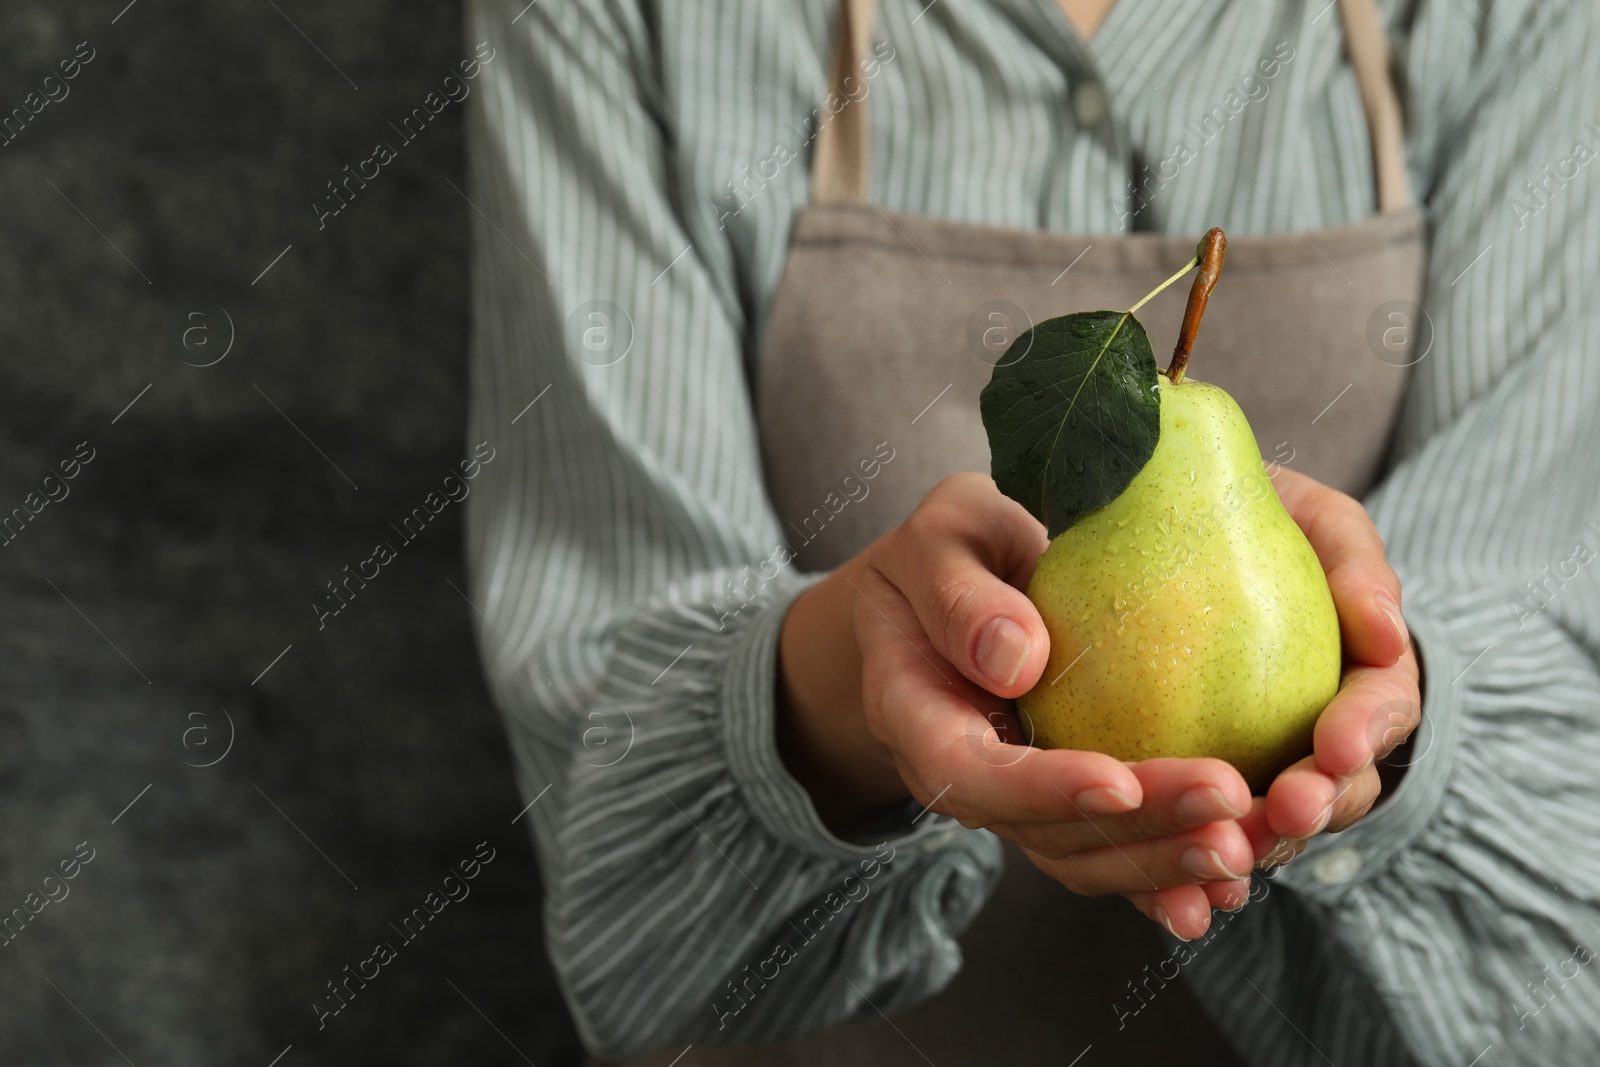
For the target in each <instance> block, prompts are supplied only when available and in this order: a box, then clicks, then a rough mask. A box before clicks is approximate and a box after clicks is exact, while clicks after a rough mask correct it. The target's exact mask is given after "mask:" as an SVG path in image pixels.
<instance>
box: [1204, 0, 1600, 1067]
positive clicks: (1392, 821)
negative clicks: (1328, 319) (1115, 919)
mask: <svg viewBox="0 0 1600 1067" xmlns="http://www.w3.org/2000/svg"><path fill="white" fill-rule="evenodd" d="M1407 43H1409V47H1410V54H1409V56H1406V58H1407V59H1408V60H1409V62H1408V63H1407V67H1408V69H1409V71H1410V74H1411V76H1410V78H1409V82H1410V84H1411V85H1412V86H1413V87H1414V90H1413V102H1414V103H1415V104H1417V105H1418V106H1419V107H1420V108H1421V110H1422V112H1423V116H1424V119H1423V121H1425V122H1428V123H1431V124H1433V129H1434V131H1435V135H1436V138H1437V141H1436V144H1435V145H1433V146H1432V147H1427V146H1424V147H1423V148H1422V149H1420V152H1421V154H1422V155H1424V156H1433V157H1434V158H1433V159H1432V160H1431V164H1428V165H1425V166H1423V167H1421V168H1419V167H1417V166H1416V165H1415V164H1416V163H1417V162H1418V160H1417V159H1416V158H1415V157H1414V159H1413V163H1414V166H1413V174H1414V175H1416V174H1417V173H1418V171H1419V169H1420V170H1421V172H1422V173H1423V174H1424V175H1425V176H1428V177H1427V178H1426V180H1425V181H1424V182H1422V183H1421V184H1419V185H1418V188H1419V189H1421V190H1424V191H1425V192H1426V211H1427V215H1428V221H1429V227H1430V232H1431V234H1432V237H1431V242H1430V243H1431V255H1430V260H1431V262H1430V266H1429V268H1428V272H1427V280H1426V299H1425V304H1424V309H1425V315H1424V316H1422V317H1419V319H1418V325H1419V328H1420V329H1423V330H1428V331H1430V332H1431V337H1432V340H1431V348H1427V347H1426V346H1427V338H1426V336H1424V335H1422V334H1419V336H1418V338H1417V343H1418V349H1424V348H1426V351H1424V352H1423V353H1422V355H1421V361H1420V362H1419V363H1418V364H1417V365H1416V367H1415V374H1416V379H1415V383H1414V385H1413V387H1412V389H1411V391H1410V393H1409V395H1408V398H1407V402H1406V405H1405V409H1404V413H1403V422H1402V425H1401V427H1400V430H1399V438H1398V441H1397V442H1396V452H1395V455H1396V458H1397V463H1396V465H1395V466H1394V468H1393V471H1392V473H1391V474H1390V475H1389V476H1388V477H1387V478H1386V479H1385V480H1384V481H1383V482H1382V483H1381V484H1380V485H1379V487H1378V488H1377V489H1376V490H1375V491H1374V492H1373V494H1372V495H1371V497H1370V499H1369V500H1368V501H1367V506H1368V508H1369V509H1370V511H1371V514H1372V516H1373V518H1374V520H1375V521H1376V523H1377V525H1378V527H1379V530H1380V532H1381V533H1382V534H1383V537H1384V539H1385V542H1386V544H1387V546H1388V551H1389V555H1390V559H1391V561H1392V562H1393V564H1394V566H1395V569H1396V570H1397V571H1398V572H1399V574H1400V577H1401V582H1402V586H1403V590H1404V614H1405V617H1406V619H1407V621H1408V623H1409V624H1410V628H1411V630H1412V633H1413V637H1414V639H1415V641H1416V645H1417V648H1418V649H1419V651H1420V653H1421V657H1422V661H1423V664H1424V669H1425V675H1426V692H1425V698H1424V704H1423V716H1422V725H1421V728H1420V730H1419V731H1418V732H1417V734H1416V735H1415V737H1414V738H1413V739H1412V741H1411V742H1410V746H1409V747H1410V749H1411V750H1412V755H1411V765H1410V768H1409V770H1408V772H1407V774H1406V776H1405V777H1404V778H1403V779H1402V781H1401V784H1400V785H1399V787H1398V788H1397V790H1396V791H1395V792H1394V794H1393V795H1392V796H1391V797H1390V798H1388V799H1387V800H1386V801H1385V802H1383V804H1382V806H1381V807H1379V808H1377V809H1376V810H1375V811H1374V812H1373V813H1372V814H1371V815H1369V816H1368V818H1366V819H1365V820H1363V821H1362V822H1360V823H1358V824H1357V825H1356V826H1355V827H1353V828H1351V829H1349V830H1346V831H1344V832H1343V833H1340V834H1336V835H1324V836H1323V837H1321V838H1319V839H1317V840H1315V841H1314V842H1313V843H1312V844H1311V846H1310V847H1309V848H1308V849H1307V850H1306V852H1305V854H1304V855H1303V856H1302V857H1301V858H1300V859H1298V860H1296V861H1295V862H1294V863H1293V864H1291V865H1290V866H1289V867H1287V868H1285V869H1284V870H1283V872H1282V873H1281V874H1280V875H1279V876H1278V877H1276V878H1274V879H1271V880H1270V881H1268V880H1266V879H1259V880H1258V884H1257V887H1256V888H1257V895H1258V896H1259V897H1260V898H1261V899H1260V900H1259V902H1258V903H1256V904H1252V905H1250V906H1248V907H1247V908H1246V909H1245V910H1244V911H1242V912H1240V913H1238V915H1237V916H1236V917H1228V916H1219V919H1221V920H1222V921H1221V922H1220V923H1219V927H1220V929H1219V930H1218V931H1217V932H1216V933H1215V934H1214V935H1213V936H1212V937H1211V938H1209V939H1208V940H1207V941H1206V942H1204V943H1200V944H1196V945H1191V946H1180V947H1178V948H1177V949H1175V951H1176V952H1179V953H1182V954H1183V955H1184V956H1186V957H1189V958H1191V959H1192V969H1191V971H1190V973H1191V975H1192V976H1194V977H1195V978H1196V979H1197V980H1196V981H1195V982H1194V983H1193V986H1194V988H1195V989H1196V992H1197V993H1198V994H1199V995H1200V996H1201V998H1202V999H1203V1000H1204V1001H1205V1002H1206V1004H1207V1006H1208V1007H1209V1008H1210V1010H1211V1011H1212V1012H1213V1014H1214V1015H1215V1016H1216V1017H1217V1018H1218V1019H1219V1020H1220V1021H1221V1022H1222V1024H1223V1025H1224V1026H1225V1028H1226V1029H1227V1030H1228V1031H1229V1033H1230V1035H1231V1036H1232V1038H1233V1039H1234V1041H1235V1042H1236V1043H1237V1044H1238V1046H1239V1047H1240V1048H1241V1049H1243V1050H1245V1051H1246V1052H1247V1054H1248V1055H1249V1057H1250V1058H1251V1060H1252V1061H1253V1062H1255V1063H1259V1064H1273V1065H1282V1064H1291V1065H1299V1064H1306V1065H1309V1064H1321V1063H1324V1062H1334V1063H1341V1064H1343V1063H1362V1064H1390V1063H1394V1064H1402V1063H1421V1064H1428V1065H1430V1067H1464V1065H1466V1064H1469V1063H1477V1062H1480V1061H1479V1057H1482V1061H1481V1062H1483V1063H1484V1064H1488V1063H1513V1062H1515V1063H1534V1062H1540V1063H1596V1062H1600V1016H1597V1015H1596V1013H1595V1009H1594V1005H1595V1003H1596V992H1595V990H1596V989H1597V988H1600V986H1597V985H1596V983H1600V976H1597V975H1596V974H1594V973H1591V972H1593V971H1594V970H1595V968H1594V967H1593V966H1591V962H1592V961H1593V959H1594V955H1595V951H1594V950H1595V947H1596V946H1597V945H1600V925H1597V923H1600V848H1597V846H1596V844H1595V837H1594V831H1593V820H1594V817H1595V813H1596V812H1597V811H1600V775H1597V773H1596V768H1600V417H1597V414H1596V413H1597V411H1600V359H1597V355H1600V301H1597V300H1596V296H1595V292H1596V290H1595V286H1596V283H1597V280H1600V162H1596V160H1595V156H1596V148H1597V146H1600V125H1597V124H1596V121H1595V120H1596V119H1600V110H1596V102H1597V101H1600V33H1597V18H1596V15H1595V12H1594V9H1593V5H1586V4H1547V3H1546V4H1534V3H1505V2H1500V3H1493V4H1490V3H1483V4H1482V5H1481V7H1480V6H1478V5H1473V4H1465V3H1431V4H1421V5H1417V16H1416V22H1415V23H1413V25H1412V27H1411V36H1410V38H1409V42H1407V40H1406V39H1405V38H1404V37H1402V38H1401V44H1402V55H1403V56H1404V55H1405V47H1404V46H1405V45H1406V44H1407ZM1469 47H1475V48H1477V49H1478V53H1479V54H1478V56H1477V60H1476V63H1475V65H1474V66H1473V68H1472V69H1473V73H1472V75H1471V76H1470V77H1469V78H1465V79H1454V80H1453V83H1450V82H1447V83H1446V84H1444V86H1443V88H1441V86H1440V84H1437V83H1435V84H1430V79H1429V73H1430V71H1433V70H1435V69H1440V70H1442V69H1443V68H1445V67H1446V66H1447V65H1448V64H1446V62H1445V60H1444V57H1443V54H1444V53H1446V52H1449V51H1450V50H1455V51H1454V53H1452V59H1451V62H1452V63H1453V62H1454V58H1453V57H1454V56H1458V55H1459V52H1460V50H1462V49H1466V48H1469ZM1441 80H1442V81H1443V80H1444V79H1441ZM1423 162H1424V163H1427V161H1426V160H1424V161H1423ZM1429 320H1431V329H1430V326H1429ZM1413 351H1416V349H1414V350H1413ZM1491 1049H1492V1050H1493V1051H1492V1052H1490V1051H1489V1050H1491Z"/></svg>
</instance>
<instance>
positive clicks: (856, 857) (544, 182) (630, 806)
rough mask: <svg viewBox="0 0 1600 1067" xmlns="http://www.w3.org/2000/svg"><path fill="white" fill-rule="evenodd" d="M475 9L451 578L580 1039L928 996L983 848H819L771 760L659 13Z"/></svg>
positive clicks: (782, 559) (588, 4) (627, 1050)
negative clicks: (658, 46)
mask: <svg viewBox="0 0 1600 1067" xmlns="http://www.w3.org/2000/svg"><path fill="white" fill-rule="evenodd" d="M670 6H671V5H669V7H670ZM467 7H468V36H469V42H471V43H476V42H479V41H483V42H487V48H484V49H480V54H483V53H485V52H488V51H492V52H493V54H494V58H492V59H490V60H488V61H487V62H485V63H483V70H482V73H481V75H480V77H479V79H478V82H477V85H476V91H475V93H474V94H473V97H472V99H471V101H470V102H469V107H470V112H469V120H468V121H469V126H468V143H469V155H470V168H471V181H470V183H469V186H468V189H467V190H466V191H464V196H466V197H467V198H468V199H469V201H470V204H471V212H472V218H473V222H474V238H475V249H476V250H475V256H474V270H473V287H474V327H473V339H472V348H473V353H474V356H473V359H474V363H473V385H472V413H471V417H472V425H473V427H474V432H473V440H474V441H480V440H481V441H485V442H487V444H488V446H489V447H490V448H492V449H493V450H494V458H493V459H492V460H490V461H488V462H486V463H485V464H484V465H483V469H482V474H481V476H480V477H479V479H478V480H477V482H476V483H475V487H476V490H477V491H476V492H475V493H474V494H473V495H472V497H471V498H470V499H469V501H468V516H467V522H468V559H469V574H470V588H469V590H468V592H469V599H470V600H471V601H472V603H473V606H474V608H475V609H477V612H478V615H479V616H480V623H481V624H480V625H479V627H478V629H479V645H480V648H481V649H482V658H483V661H484V664H485V670H486V674H487V677H488V679H489V684H490V687H491V690H492V693H493V696H494V697H495V700H496V702H497V704H498V706H499V707H500V709H501V710H502V712H503V714H504V717H505V720H506V723H507V727H508V732H509V735H510V739H511V746H512V751H513V754H514V758H515V762H516V767H517V771H518V775H519V779H520V787H521V789H522V792H523V797H524V799H525V800H526V801H527V802H528V803H529V805H530V806H529V807H528V808H527V809H526V814H525V815H524V816H522V817H523V818H526V819H527V820H528V821H529V822H530V823H531V826H532V831H533V835H534V841H535V845H536V849H537V852H538V857H539V862H540V868H541V872H542V877H543V881H544V887H545V893H546V903H545V930H546V937H547V949H548V951H549V954H550V957H551V960H552V962H553V965H554V968H555V971H556V973H557V976H558V979H559V981H560V983H561V986H562V988H563V990H564V993H565V996H566V1000H567V1003H568V1005H569V1007H570V1009H571V1011H572V1013H573V1015H574V1017H575V1020H576V1023H577V1026H578V1029H579V1032H580V1034H581V1036H582V1038H583V1040H584V1042H585V1044H586V1045H587V1046H588V1047H589V1048H590V1049H591V1051H593V1052H595V1053H596V1054H598V1055H602V1056H607V1057H617V1058H621V1057H628V1056H632V1055H636V1054H641V1053H644V1052H646V1051H650V1050H653V1049H658V1048H664V1047H670V1046H672V1045H676V1044H688V1043H691V1042H693V1043H716V1042H735V1041H737V1042H747V1041H757V1040H775V1039H779V1038H784V1037H789V1036H796V1035H800V1034H804V1033H809V1032H813V1031H816V1030H820V1029H823V1028H826V1027H829V1026H833V1025H836V1024H839V1023H842V1022H844V1021H847V1020H850V1019H853V1018H856V1017H858V1016H868V1015H875V1012H876V1010H880V1009H881V1010H883V1011H886V1012H887V1011H892V1010H894V1009H895V1008H896V1007H900V1006H904V1005H907V1004H909V1003H912V1002H914V1001H916V1000H919V999H921V998H923V997H926V996H928V995H930V994H931V993H932V992H934V991H936V990H938V989H939V988H941V987H942V986H944V985H945V983H947V982H948V981H949V979H950V978H951V977H952V976H953V975H954V973H955V972H956V971H957V969H958V968H959V965H960V952H959V949H958V947H957V944H956V941H955V937H956V935H957V934H958V933H959V932H960V931H961V930H962V929H964V928H965V926H966V925H967V924H968V922H970V920H971V919H972V917H973V916H974V914H975V913H976V911H977V909H978V907H979V906H980V905H981V903H982V902H983V900H984V899H985V898H986V897H987V895H988V893H989V892H990V890H991V889H992V887H993V884H994V882H995V880H996V878H997V877H998V870H999V850H998V846H997V843H996V842H995V841H994V840H993V839H992V838H990V837H989V836H988V835H985V834H981V833H974V832H969V831H966V830H963V829H961V828H960V827H959V826H957V825H956V824H954V823H953V821H951V820H948V819H945V818H943V817H941V816H937V815H932V814H929V815H926V816H921V813H920V811H919V809H917V808H916V807H915V806H914V805H913V806H910V807H909V810H907V811H906V812H904V813H902V814H900V815H898V816H897V817H896V818H894V819H892V820H890V821H889V822H888V824H886V825H885V826H883V827H881V828H879V829H877V830H875V831H870V832H863V833H862V834H861V835H859V836H858V837H857V838H856V839H854V840H848V841H847V840H842V839H840V838H838V837H836V836H834V835H833V834H831V833H829V832H828V831H827V830H826V829H825V828H824V826H823V825H822V823H821V822H820V821H819V819H818V817H817V815H816V812H815V810H814V808H813V806H812V804H811V801H810V798H809V796H808V795H807V793H806V792H805V791H804V790H803V789H802V788H801V787H800V786H799V784H798V783H797V782H795V781H794V779H793V778H791V777H790V775H789V774H788V773H787V772H786V770H785V768H784V766H783V764H782V762H781V760H780V758H779V756H778V753H777V750H776V745H775V742H774V714H775V712H774V686H775V663H776V647H777V641H778V635H779V631H780V628H781V625H782V621H783V617H784V614H785V612H786V611H787V609H788V607H789V605H790V603H791V602H792V600H793V599H794V597H795V596H796V595H798V594H799V593H800V592H801V591H802V590H803V589H804V588H805V587H806V586H807V584H808V583H809V581H810V580H811V579H810V578H808V577H806V576H802V575H798V574H796V573H795V572H794V570H793V568H792V567H791V566H789V565H787V558H788V552H787V548H786V544H785V541H784V537H783V535H782V532H781V529H780V526H779V523H778V520H777V519H776V517H775V515H774V514H773V512H772V510H771V507H770V505H769V503H768V499H767V497H766V494H765V491H764V489H763V487H762V468H761V461H760V456H759V452H758V446H757V439H756V434H755V429H754V425H753V415H752V405H751V394H750V389H749V385H748V381H747V375H746V370H745V366H744V362H743V360H744V353H745V351H746V349H747V347H748V346H747V343H746V342H747V339H746V337H745V330H746V328H747V324H746V320H745V316H744V311H743V309H742V307H741V303H740V297H739V289H740V287H739V286H738V285H737V284H736V283H735V281H734V278H733V271H732V268H731V266H730V263H731V261H732V255H731V253H730V252H729V251H728V249H727V248H726V242H725V238H723V237H722V236H721V235H720V234H719V232H718V230H717V229H716V227H715V217H716V216H715V212H714V211H713V210H712V209H711V208H710V207H709V206H708V205H702V206H699V207H686V206H685V205H683V204H680V203H677V202H676V201H675V199H674V198H675V195H676V194H675V190H676V189H677V188H679V186H680V182H679V181H678V180H677V179H678V173H677V170H676V168H678V167H679V166H681V165H683V164H682V163H681V161H678V160H675V159H674V157H673V154H672V152H671V151H670V147H669V146H670V144H671V135H672V130H671V127H670V121H669V119H668V118H667V117H666V116H667V112H668V109H667V108H666V107H665V103H666V102H665V101H664V100H663V99H662V92H661V90H660V83H659V79H658V77H657V74H656V70H657V64H658V62H660V61H661V60H660V58H659V57H657V56H656V55H655V54H654V45H653V44H652V34H651V28H650V26H651V24H650V19H651V18H656V17H662V18H666V17H675V16H673V15H671V14H670V13H667V12H657V13H655V14H651V15H650V16H648V17H647V16H646V15H644V14H643V13H641V11H640V10H638V9H636V8H634V7H632V6H630V5H628V4H625V3H611V2H602V0H560V2H556V3H542V4H529V5H525V4H524V3H523V2H522V0H504V2H502V0H473V2H470V3H469V4H468V5H467ZM818 79H819V87H820V70H819V72H818ZM708 222H709V225H708V224H707V223H708ZM530 948H531V946H530Z"/></svg>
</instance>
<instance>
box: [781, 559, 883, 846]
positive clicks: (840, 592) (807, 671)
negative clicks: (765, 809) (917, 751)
mask: <svg viewBox="0 0 1600 1067" xmlns="http://www.w3.org/2000/svg"><path fill="white" fill-rule="evenodd" d="M864 569H865V564H864V562H863V557H862V556H857V557H856V558H855V559H852V560H851V561H850V562H848V563H846V564H844V565H843V566H841V567H840V568H839V569H837V570H835V571H834V572H833V573H832V574H830V575H828V576H827V577H826V578H824V579H822V580H821V581H819V582H817V583H816V584H814V585H813V586H811V587H810V588H809V589H807V590H806V591H805V592H804V593H802V594H801V595H800V596H799V597H797V598H795V601H794V603H793V604H792V605H790V608H789V612H788V614H787V615H786V616H785V618H784V622H783V629H782V631H781V633H780V635H779V639H778V669H777V672H776V678H775V680H774V684H775V686H776V698H777V700H776V708H777V731H776V732H777V742H778V753H779V756H780V757H781V758H782V760H783V762H784V765H785V767H786V768H787V769H788V771H789V773H790V774H791V775H792V776H793V777H794V779H795V780H796V781H797V782H799V783H800V785H801V786H802V787H803V788H804V789H805V790H806V792H807V793H808V794H810V797H811V801H812V804H813V806H814V807H815V808H816V810H817V815H818V817H820V818H821V819H822V821H823V824H824V825H825V826H827V827H828V829H830V830H832V831H834V832H835V833H839V834H841V835H843V834H845V833H848V832H849V831H850V830H851V829H853V828H855V827H857V826H859V825H861V824H862V823H865V822H867V821H868V820H870V819H871V818H872V817H874V816H875V815H878V814H881V813H882V812H883V811H884V810H885V809H887V808H890V807H892V806H894V805H896V804H900V803H903V802H904V801H905V800H906V799H907V798H908V797H909V796H910V791H909V790H908V789H907V788H906V785H905V783H904V782H903V781H902V780H901V778H900V773H899V771H898V770H897V769H896V767H895V762H894V754H893V753H892V752H891V751H890V750H889V748H888V747H887V746H885V745H883V744H882V743H881V742H879V741H878V740H877V739H876V738H875V737H873V736H872V731H871V729H870V727H869V726H868V724H867V717H866V711H865V708H864V707H863V704H862V698H861V670H862V660H861V649H860V646H859V645H858V644H857V642H856V636H855V623H854V598H855V595H856V593H855V587H854V585H853V582H854V581H855V577H856V574H857V573H859V572H860V571H861V570H864Z"/></svg>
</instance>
